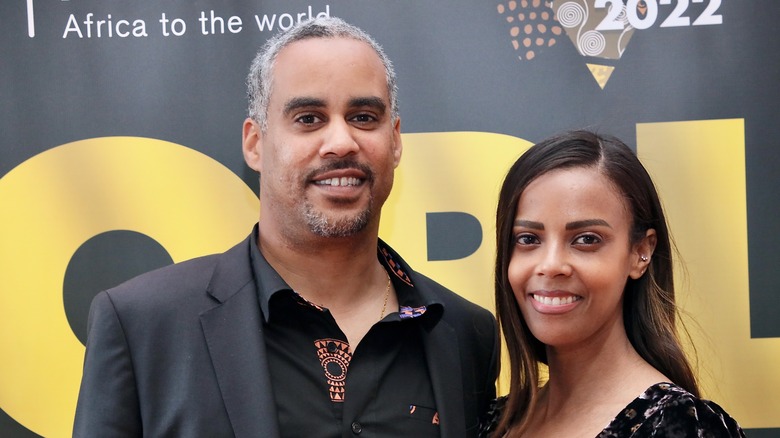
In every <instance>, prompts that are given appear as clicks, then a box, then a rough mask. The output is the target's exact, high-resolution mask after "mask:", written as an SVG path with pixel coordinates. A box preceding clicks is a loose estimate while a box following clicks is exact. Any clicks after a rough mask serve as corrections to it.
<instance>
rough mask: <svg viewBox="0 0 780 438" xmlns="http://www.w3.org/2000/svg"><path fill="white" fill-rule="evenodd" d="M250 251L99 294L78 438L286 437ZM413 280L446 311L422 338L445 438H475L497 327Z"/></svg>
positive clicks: (174, 268) (491, 379)
mask: <svg viewBox="0 0 780 438" xmlns="http://www.w3.org/2000/svg"><path fill="white" fill-rule="evenodd" d="M249 254H250V240H249V239H247V240H245V241H244V242H242V243H240V244H238V245H236V246H235V247H233V248H232V249H230V250H228V251H227V252H225V253H223V254H219V255H211V256H206V257H201V258H197V259H193V260H190V261H186V262H183V263H179V264H175V265H171V266H167V267H165V268H162V269H158V270H156V271H153V272H150V273H148V274H144V275H142V276H140V277H136V278H135V279H132V280H130V281H128V282H126V283H124V284H122V285H120V286H118V287H116V288H114V289H111V290H108V291H104V292H101V293H100V294H98V295H97V296H96V297H95V299H94V301H93V302H92V306H91V308H90V312H89V326H88V338H87V351H86V356H85V359H84V376H83V378H82V381H81V392H80V393H79V399H78V406H77V408H76V419H75V425H74V430H73V436H75V437H124V436H151V437H162V436H166V437H168V436H186V437H231V436H236V437H275V436H278V429H279V425H278V421H277V415H276V408H275V405H274V399H273V393H272V391H271V386H270V385H271V379H270V375H269V372H268V367H267V363H266V351H265V343H264V341H263V324H262V317H261V314H260V306H259V304H258V298H257V286H256V284H255V281H254V279H253V275H252V270H251V266H250V261H249ZM410 275H411V276H412V280H413V282H414V284H415V287H416V288H418V289H421V290H423V288H424V289H426V290H428V293H433V294H435V295H436V296H438V297H439V300H440V302H442V303H443V304H444V306H443V309H444V310H443V312H442V313H441V316H440V318H438V319H437V318H430V320H431V323H430V324H428V325H427V326H425V327H424V328H423V329H422V330H421V336H422V338H423V342H424V346H425V354H426V357H427V361H428V368H429V370H430V376H431V380H432V385H433V390H434V394H435V398H436V406H437V409H438V411H439V418H440V421H441V424H440V426H441V435H442V436H443V437H446V438H450V437H452V438H457V437H475V436H476V435H477V423H478V416H479V415H481V414H482V413H483V412H484V411H485V410H486V409H487V405H488V403H489V401H490V400H491V399H492V398H493V397H494V396H495V378H496V370H497V364H496V361H497V354H498V337H497V331H496V322H495V319H494V317H493V315H492V314H491V313H490V312H489V311H487V310H485V309H482V308H481V307H478V306H476V305H474V304H472V303H470V302H468V301H467V300H465V299H463V298H461V297H459V296H457V295H456V294H454V293H453V292H450V291H448V290H447V289H445V288H443V287H442V286H440V285H438V284H437V283H435V282H433V281H432V280H430V279H428V278H426V277H425V276H423V275H421V274H418V273H415V272H410Z"/></svg>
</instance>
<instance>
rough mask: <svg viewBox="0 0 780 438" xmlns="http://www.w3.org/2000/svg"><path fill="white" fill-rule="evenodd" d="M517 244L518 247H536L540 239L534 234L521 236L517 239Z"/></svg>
mask: <svg viewBox="0 0 780 438" xmlns="http://www.w3.org/2000/svg"><path fill="white" fill-rule="evenodd" d="M515 243H516V244H517V245H535V244H537V243H539V239H537V238H536V236H534V235H533V234H521V235H519V236H517V237H515Z"/></svg>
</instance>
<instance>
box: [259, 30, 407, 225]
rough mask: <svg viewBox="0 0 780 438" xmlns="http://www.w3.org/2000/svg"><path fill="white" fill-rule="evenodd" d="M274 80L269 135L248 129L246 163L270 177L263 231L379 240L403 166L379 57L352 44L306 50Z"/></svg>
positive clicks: (292, 55) (292, 48) (292, 50)
mask: <svg viewBox="0 0 780 438" xmlns="http://www.w3.org/2000/svg"><path fill="white" fill-rule="evenodd" d="M272 76H273V83H272V84H271V95H270V99H269V104H268V119H267V120H268V125H267V129H266V131H265V132H259V127H258V126H257V125H256V124H255V123H253V122H251V121H248V122H245V125H244V153H245V157H246V159H247V163H248V164H249V166H250V167H252V168H254V169H255V170H257V171H259V172H260V174H261V179H260V202H261V214H260V220H261V224H262V225H263V226H266V227H269V228H270V227H273V228H275V229H276V230H277V231H279V232H281V233H283V235H284V236H285V237H287V238H289V239H293V240H297V239H304V238H306V233H314V234H315V235H318V236H322V237H342V236H352V235H355V234H357V233H359V232H361V231H363V230H365V229H372V230H377V229H378V224H379V216H380V210H381V207H382V205H383V204H384V202H385V200H386V199H387V197H388V195H389V193H390V189H391V187H392V185H393V172H394V169H395V167H396V166H397V165H398V162H399V160H400V157H401V137H400V122H398V121H396V123H393V122H392V121H391V117H390V114H391V110H390V99H389V95H388V90H387V81H386V76H385V69H384V66H383V65H382V62H381V60H380V59H379V57H378V56H377V54H376V53H375V52H374V50H373V49H372V48H371V46H369V45H368V44H366V43H363V42H359V41H356V40H352V39H346V38H328V39H308V40H303V41H298V42H295V43H292V44H290V45H289V46H287V47H285V48H284V49H283V50H282V51H281V52H280V53H279V55H278V57H277V59H276V63H275V65H274V69H273V75H272ZM368 227H370V228H368Z"/></svg>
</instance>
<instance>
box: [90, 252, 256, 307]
mask: <svg viewBox="0 0 780 438" xmlns="http://www.w3.org/2000/svg"><path fill="white" fill-rule="evenodd" d="M251 281H252V274H251V266H250V262H249V251H248V247H247V245H246V241H244V242H242V243H239V244H238V245H236V246H234V247H233V248H231V249H230V250H228V251H226V252H224V253H221V254H211V255H206V256H201V257H197V258H194V259H190V260H186V261H183V262H179V263H175V264H172V265H168V266H164V267H162V268H159V269H155V270H153V271H150V272H147V273H145V274H141V275H139V276H137V277H134V278H132V279H130V280H127V281H125V282H124V283H122V284H120V285H118V286H116V287H114V288H111V289H109V290H107V291H106V292H105V293H106V294H107V295H108V296H109V297H110V298H111V301H112V302H113V303H114V305H115V306H116V307H117V308H118V309H120V308H123V307H130V308H136V309H145V308H157V309H164V308H176V307H189V306H192V305H199V304H200V303H202V302H204V301H205V302H208V303H214V302H215V301H214V299H213V298H212V297H210V296H209V295H208V294H207V292H208V291H209V290H210V289H213V288H214V287H223V286H227V287H230V288H235V289H238V288H239V287H241V286H243V285H246V284H247V283H249V282H251Z"/></svg>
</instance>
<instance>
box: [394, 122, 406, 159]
mask: <svg viewBox="0 0 780 438" xmlns="http://www.w3.org/2000/svg"><path fill="white" fill-rule="evenodd" d="M403 150H404V145H403V141H401V118H400V117H399V118H397V119H395V125H394V126H393V167H398V165H399V164H401V154H402V152H403Z"/></svg>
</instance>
